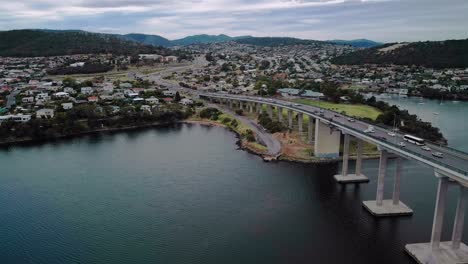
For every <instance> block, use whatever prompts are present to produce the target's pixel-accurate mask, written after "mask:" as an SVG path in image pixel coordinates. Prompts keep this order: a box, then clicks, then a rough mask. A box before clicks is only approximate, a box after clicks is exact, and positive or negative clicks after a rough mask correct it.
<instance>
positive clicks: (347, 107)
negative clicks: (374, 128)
mask: <svg viewBox="0 0 468 264" xmlns="http://www.w3.org/2000/svg"><path fill="white" fill-rule="evenodd" d="M294 102H296V103H299V104H305V105H312V106H317V107H322V108H325V109H329V110H333V111H336V112H340V113H341V112H346V115H348V116H354V117H361V118H370V119H372V120H375V119H377V117H378V116H379V115H380V114H381V113H382V112H381V111H380V110H378V109H377V108H374V107H372V106H368V105H356V104H336V103H330V102H324V101H315V100H309V99H296V100H294Z"/></svg>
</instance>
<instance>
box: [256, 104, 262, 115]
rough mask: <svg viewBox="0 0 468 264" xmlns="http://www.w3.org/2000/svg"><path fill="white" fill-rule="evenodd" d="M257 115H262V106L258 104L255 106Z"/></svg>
mask: <svg viewBox="0 0 468 264" xmlns="http://www.w3.org/2000/svg"><path fill="white" fill-rule="evenodd" d="M257 113H258V114H262V113H263V104H262V103H258V104H257Z"/></svg>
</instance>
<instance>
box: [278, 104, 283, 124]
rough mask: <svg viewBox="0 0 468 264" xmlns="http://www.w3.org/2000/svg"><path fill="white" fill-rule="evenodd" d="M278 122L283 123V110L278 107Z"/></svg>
mask: <svg viewBox="0 0 468 264" xmlns="http://www.w3.org/2000/svg"><path fill="white" fill-rule="evenodd" d="M278 121H279V122H283V108H282V107H279V106H278Z"/></svg>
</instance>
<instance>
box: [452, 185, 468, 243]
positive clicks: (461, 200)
mask: <svg viewBox="0 0 468 264" xmlns="http://www.w3.org/2000/svg"><path fill="white" fill-rule="evenodd" d="M467 197H468V192H467V190H466V187H465V186H463V185H460V194H459V196H458V202H457V211H456V214H455V223H454V224H453V233H452V249H459V248H460V244H461V239H462V235H463V224H464V222H465V208H466V199H467Z"/></svg>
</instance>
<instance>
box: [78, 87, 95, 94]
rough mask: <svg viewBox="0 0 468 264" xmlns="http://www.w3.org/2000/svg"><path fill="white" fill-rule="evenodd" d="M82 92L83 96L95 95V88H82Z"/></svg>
mask: <svg viewBox="0 0 468 264" xmlns="http://www.w3.org/2000/svg"><path fill="white" fill-rule="evenodd" d="M80 92H81V93H82V94H92V93H93V87H81V90H80Z"/></svg>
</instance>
